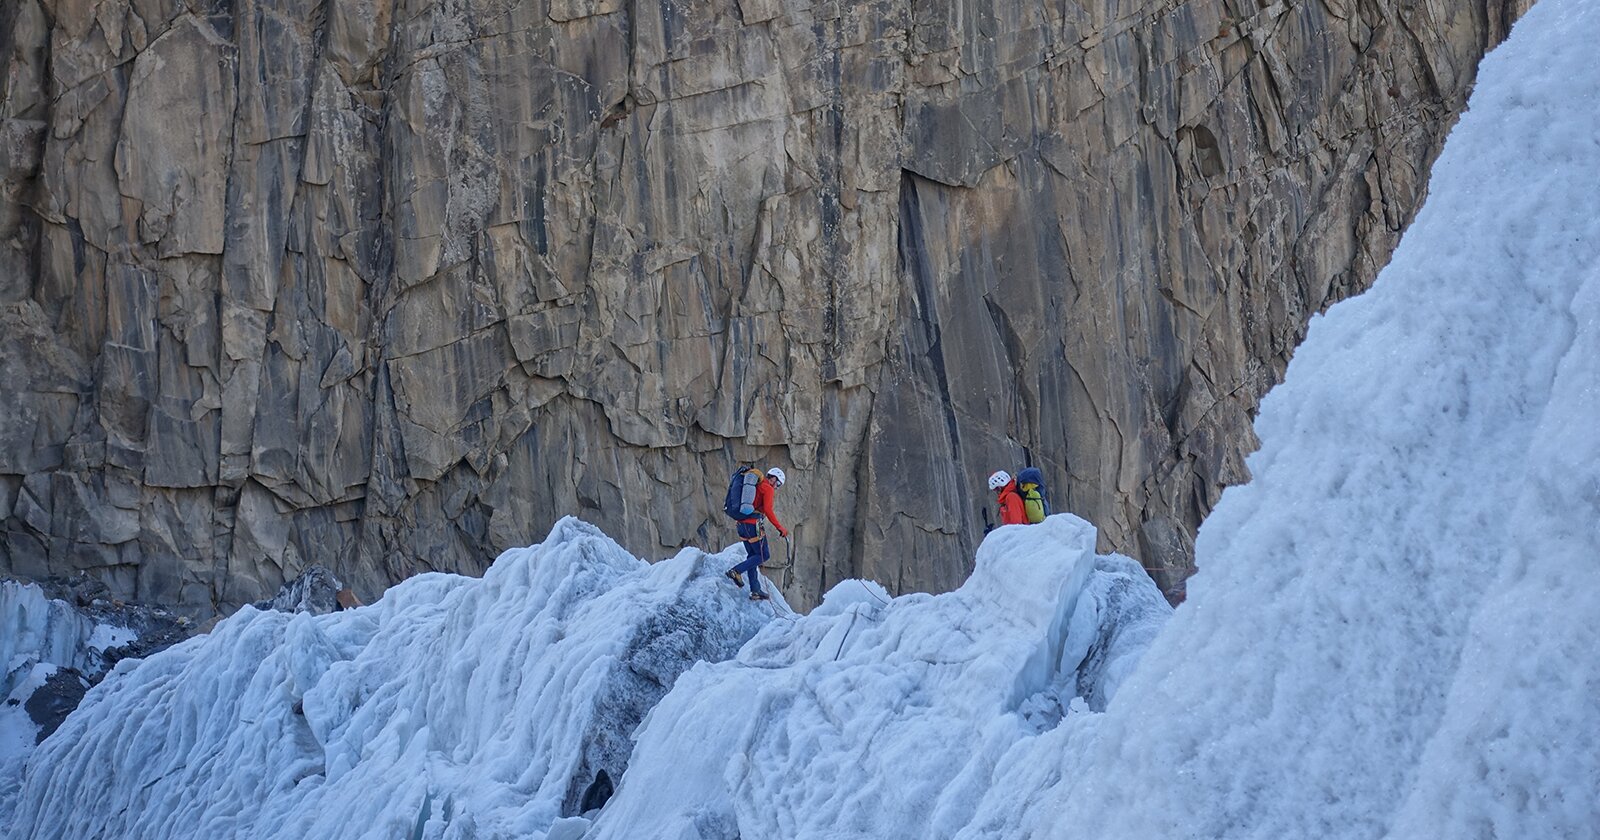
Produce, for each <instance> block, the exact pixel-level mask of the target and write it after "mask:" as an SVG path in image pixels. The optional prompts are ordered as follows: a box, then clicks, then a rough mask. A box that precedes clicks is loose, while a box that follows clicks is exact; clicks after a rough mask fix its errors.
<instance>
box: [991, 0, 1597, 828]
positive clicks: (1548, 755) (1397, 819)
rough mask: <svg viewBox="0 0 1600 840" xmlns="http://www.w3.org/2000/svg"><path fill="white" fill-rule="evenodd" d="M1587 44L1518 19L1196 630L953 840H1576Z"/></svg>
mask: <svg viewBox="0 0 1600 840" xmlns="http://www.w3.org/2000/svg"><path fill="white" fill-rule="evenodd" d="M1596 39H1600V6H1597V5H1596V4H1595V3H1592V2H1585V1H1584V0H1541V2H1540V3H1539V4H1538V5H1537V6H1535V7H1534V8H1533V9H1532V10H1531V11H1530V12H1529V13H1528V14H1527V15H1526V16H1525V17H1524V18H1523V19H1522V20H1521V21H1520V22H1519V23H1517V25H1516V28H1515V29H1514V31H1513V32H1512V34H1511V36H1510V38H1509V39H1508V40H1507V41H1506V43H1505V44H1503V45H1502V46H1500V47H1499V48H1497V49H1496V50H1495V51H1494V52H1493V53H1491V54H1490V55H1489V56H1488V58H1487V59H1485V61H1484V62H1483V65H1482V73H1481V76H1480V78H1479V80H1478V85H1477V88H1476V90H1475V91H1474V93H1473V95H1472V100H1471V103H1470V107H1469V109H1468V110H1467V112H1466V113H1465V114H1464V115H1463V117H1462V118H1461V121H1460V123H1459V125H1457V127H1456V128H1455V130H1454V131H1453V132H1452V134H1451V135H1450V138H1449V141H1448V142H1447V144H1446V146H1445V148H1444V151H1443V153H1442V155H1441V156H1440V158H1439V160H1438V163H1437V165H1436V166H1435V168H1434V173H1433V181H1432V187H1431V196H1430V197H1429V199H1428V202H1427V204H1426V206H1425V207H1423V209H1422V211H1421V212H1420V213H1419V215H1418V216H1417V219H1416V221H1415V223H1414V224H1413V225H1412V226H1411V228H1410V229H1409V230H1408V231H1407V232H1406V237H1405V241H1404V242H1402V243H1401V245H1400V247H1399V249H1398V250H1397V251H1396V252H1395V255H1394V259H1393V261H1392V262H1391V263H1390V264H1389V265H1388V267H1387V268H1385V269H1384V270H1383V272H1382V274H1380V276H1379V277H1378V279H1377V282H1376V283H1375V284H1374V286H1373V288H1372V289H1371V290H1370V291H1368V292H1366V293H1365V294H1363V295H1361V296H1360V297H1357V298H1354V299H1352V300H1349V301H1346V302H1344V303H1341V304H1339V305H1338V306H1335V307H1333V308H1332V309H1331V310H1330V311H1329V312H1328V313H1327V314H1326V316H1325V317H1321V318H1318V319H1314V320H1313V322H1312V324H1311V327H1310V331H1309V334H1308V336H1307V338H1306V341H1305V343H1303V344H1302V345H1301V346H1300V348H1299V349H1298V350H1297V351H1296V354H1295V358H1294V361H1293V362H1292V363H1291V364H1290V366H1289V368H1288V372H1287V376H1286V378H1285V380H1284V382H1283V384H1282V385H1280V386H1279V387H1278V388H1277V389H1275V390H1274V391H1273V392H1272V393H1271V394H1269V395H1268V396H1267V398H1266V399H1265V400H1264V402H1263V403H1262V407H1261V414H1260V418H1259V420H1258V421H1257V424H1256V428H1257V431H1258V432H1259V434H1260V437H1261V441H1262V446H1261V450H1260V451H1259V452H1258V453H1257V454H1256V455H1254V456H1252V459H1251V461H1250V468H1251V471H1252V473H1253V474H1254V476H1255V477H1254V479H1253V480H1252V481H1251V483H1250V484H1248V485H1246V486H1243V487H1237V488H1232V489H1229V490H1228V491H1227V492H1226V493H1225V494H1224V495H1223V498H1222V502H1221V504H1219V505H1218V507H1217V509H1216V511H1215V512H1214V513H1213V514H1212V516H1211V517H1210V519H1208V520H1207V522H1206V524H1205V526H1204V527H1203V528H1202V529H1201V532H1200V540H1199V544H1198V562H1199V573H1198V574H1197V575H1196V577H1195V578H1194V579H1193V581H1192V582H1191V586H1190V589H1189V600H1188V602H1187V603H1186V604H1185V605H1184V606H1182V607H1180V608H1179V609H1178V611H1177V613H1176V614H1175V615H1174V617H1173V620H1172V622H1171V623H1170V624H1169V625H1168V630H1167V631H1166V632H1164V633H1163V634H1162V635H1161V636H1160V637H1159V638H1158V639H1157V640H1156V642H1155V643H1154V644H1153V645H1152V646H1151V647H1150V649H1149V650H1148V652H1147V653H1146V654H1145V656H1144V658H1143V660H1142V661H1141V664H1140V667H1139V669H1138V670H1137V671H1136V673H1135V674H1134V675H1132V676H1131V677H1129V679H1128V681H1127V682H1126V683H1125V684H1124V685H1123V687H1122V690H1121V692H1120V693H1119V694H1118V698H1117V700H1115V701H1114V702H1113V703H1111V705H1110V707H1109V708H1108V710H1107V712H1106V714H1105V715H1103V716H1100V717H1099V718H1098V720H1097V722H1096V723H1097V725H1096V726H1095V727H1094V729H1093V731H1092V732H1085V733H1079V737H1078V738H1077V740H1076V741H1074V740H1073V739H1072V738H1071V737H1070V736H1069V735H1067V734H1063V735H1060V736H1055V735H1051V736H1046V737H1045V738H1043V739H1040V740H1041V742H1040V749H1038V750H1037V751H1036V752H1035V753H1034V756H1033V757H1034V759H1035V760H1037V761H1038V762H1039V763H1040V765H1041V766H1042V767H1043V768H1044V769H1043V770H1040V771H1039V772H1038V773H1037V774H1036V776H1035V777H1033V778H1029V777H1027V776H1026V775H1020V774H1019V775H1018V776H1017V777H1016V778H1015V779H1014V784H1015V786H1018V787H1021V788H1023V789H1025V790H1040V789H1041V787H1042V788H1044V789H1045V790H1046V792H1045V793H1043V794H1040V795H1034V796H1032V797H1031V798H1029V799H1028V801H1027V806H1026V807H1022V806H1021V804H1020V803H1019V801H1018V797H1016V796H1014V795H1008V794H1007V793H1006V792H1005V791H1004V790H1002V789H1000V788H998V787H997V789H996V791H995V793H994V794H993V795H992V797H991V799H990V801H989V802H988V803H987V804H986V806H985V808H984V809H982V811H981V814H982V816H981V817H980V819H979V820H977V821H975V825H979V826H982V827H984V828H985V829H986V830H987V833H981V832H974V833H971V834H967V835H963V836H968V837H974V838H976V837H982V836H988V837H995V836H1004V837H1029V838H1051V837H1059V836H1061V827H1062V826H1071V827H1072V830H1073V832H1074V833H1076V834H1081V835H1082V836H1085V837H1102V838H1145V837H1181V838H1202V837H1226V838H1239V840H1248V838H1261V839H1262V840H1266V838H1282V837H1324V838H1351V840H1356V838H1394V839H1395V840H1399V838H1406V839H1407V840H1411V839H1412V838H1416V839H1417V840H1420V839H1421V838H1438V837H1450V838H1474V840H1478V839H1479V838H1481V839H1482V840H1490V838H1511V837H1530V838H1531V837H1538V838H1576V837H1593V836H1594V835H1595V831H1596V826H1600V795H1597V794H1600V703H1597V702H1596V696H1597V695H1596V690H1597V689H1600V660H1597V659H1596V657H1595V656H1594V655H1593V654H1592V653H1590V651H1593V650H1595V649H1597V647H1600V624H1597V623H1596V621H1595V619H1596V616H1600V566H1597V564H1596V563H1595V558H1597V557H1600V528H1596V522H1597V521H1600V457H1597V454H1600V435H1597V434H1596V429H1597V426H1596V423H1595V417H1596V411H1597V409H1600V191H1597V190H1596V189H1595V185H1596V184H1597V183H1600V65H1597V64H1596V62H1595V61H1594V57H1593V56H1594V48H1593V45H1594V44H1595V43H1596ZM1052 777H1055V778H1058V779H1060V781H1059V782H1051V781H1050V779H1051V778H1052Z"/></svg>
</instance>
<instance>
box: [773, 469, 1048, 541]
mask: <svg viewBox="0 0 1600 840" xmlns="http://www.w3.org/2000/svg"><path fill="white" fill-rule="evenodd" d="M776 495H777V494H776V493H774V492H773V490H772V482H771V481H770V480H768V479H765V478H763V479H761V483H760V484H757V485H756V504H755V508H756V512H757V513H760V514H761V515H762V516H765V517H766V518H767V521H768V522H771V523H772V526H773V527H774V528H777V529H778V533H780V534H787V533H788V532H789V530H788V529H787V528H785V527H783V523H782V522H779V521H778V515H777V514H775V513H773V512H772V501H773V498H774V497H775V496H776ZM1017 509H1018V510H1021V509H1022V501H1021V500H1020V499H1019V500H1018V501H1017Z"/></svg>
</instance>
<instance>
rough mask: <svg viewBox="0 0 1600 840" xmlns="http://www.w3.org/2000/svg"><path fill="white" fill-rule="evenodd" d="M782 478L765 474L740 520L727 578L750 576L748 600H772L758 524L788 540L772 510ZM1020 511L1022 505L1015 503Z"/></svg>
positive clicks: (778, 471)
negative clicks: (741, 556) (738, 545)
mask: <svg viewBox="0 0 1600 840" xmlns="http://www.w3.org/2000/svg"><path fill="white" fill-rule="evenodd" d="M783 481H784V475H783V469H782V468H781V467H773V468H772V469H770V470H767V474H766V477H764V478H762V479H761V482H760V483H759V484H757V485H756V500H755V509H756V512H755V513H754V514H753V515H751V516H750V518H748V519H741V520H739V539H741V540H744V550H745V555H746V556H745V561H744V562H743V563H740V564H739V565H737V566H734V567H733V568H731V569H729V570H728V571H727V575H728V578H729V579H730V580H732V581H733V582H734V583H736V584H738V585H740V586H744V576H743V573H744V572H749V573H750V600H752V601H766V600H768V599H769V598H770V597H771V596H769V595H767V593H765V592H762V591H761V573H760V572H758V571H756V569H757V568H759V567H760V566H761V564H762V563H765V562H767V560H768V559H769V558H770V557H771V553H770V552H769V550H768V548H767V535H766V529H765V528H763V527H761V520H762V519H763V518H765V519H766V520H767V521H768V522H771V523H772V527H774V528H777V529H778V536H780V537H788V536H789V531H788V530H787V529H785V528H784V527H783V523H782V522H779V521H778V515H777V514H776V513H774V512H773V510H772V503H773V501H774V500H775V499H776V498H777V495H778V488H779V487H782V486H783ZM1017 504H1018V506H1019V508H1020V505H1021V504H1022V503H1021V501H1020V500H1019V501H1018V502H1017Z"/></svg>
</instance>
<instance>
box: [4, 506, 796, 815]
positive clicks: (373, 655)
mask: <svg viewBox="0 0 1600 840" xmlns="http://www.w3.org/2000/svg"><path fill="white" fill-rule="evenodd" d="M735 551H739V552H742V549H735ZM731 562H732V560H731V555H730V557H729V558H717V557H708V556H707V555H704V554H702V553H701V552H698V551H692V550H690V551H684V552H682V553H681V554H679V555H678V556H677V557H675V558H672V559H670V560H665V561H662V562H660V563H658V564H655V565H653V566H651V565H647V564H646V563H644V562H643V561H641V560H638V559H636V558H634V557H632V556H630V555H629V554H628V553H627V552H625V551H623V550H622V549H621V548H619V547H618V546H617V545H616V544H615V543H613V542H612V541H611V540H609V539H608V538H606V537H605V536H604V535H603V534H601V533H600V532H599V531H598V530H596V529H594V528H593V527H591V526H589V525H585V524H583V523H581V522H578V521H577V520H572V519H567V520H562V521H561V522H560V523H558V524H557V525H556V527H555V528H554V529H553V530H552V531H551V534H550V536H549V538H548V539H546V541H545V542H544V543H543V544H541V545H539V546H535V547H533V548H528V549H518V550H514V551H509V552H506V553H505V554H504V555H502V556H501V557H500V558H499V559H498V560H497V561H496V562H495V564H494V566H493V567H491V568H490V570H489V571H488V573H487V574H485V575H484V577H483V578H482V579H481V580H480V579H473V578H466V577H459V576H454V575H442V574H430V575H422V576H418V577H415V578H412V579H410V580H408V581H406V582H404V583H402V584H400V585H398V586H396V587H394V588H392V589H390V590H389V591H388V592H387V593H386V594H385V595H384V597H383V598H382V599H381V600H380V601H379V602H378V603H376V604H374V605H372V606H369V607H365V608H360V609H356V610H348V611H343V612H337V613H333V614H329V615H321V616H317V615H311V614H305V613H302V614H286V613H282V612H277V611H261V610H256V609H254V608H250V607H246V608H244V609H243V610H241V611H240V612H239V613H238V614H236V615H234V616H232V617H230V618H229V619H227V620H226V621H223V622H221V623H220V624H219V625H218V626H217V627H216V629H215V630H214V631H213V632H212V633H211V634H210V635H208V636H200V637H196V638H194V639H191V640H189V641H187V642H185V643H183V644H180V645H178V646H175V647H173V648H171V649H169V650H167V651H164V652H163V653H160V654H157V655H155V656H152V657H150V658H148V659H146V660H143V661H142V662H138V663H134V662H127V663H122V664H120V665H119V666H118V668H117V669H116V671H115V672H114V673H113V674H112V675H111V676H110V677H109V678H108V679H107V680H106V681H105V682H104V683H102V684H101V685H100V686H97V687H96V688H95V689H93V690H91V692H90V693H89V695H88V697H87V698H85V700H84V702H83V704H82V705H81V706H80V707H79V708H78V710H77V711H76V712H74V713H73V714H72V715H71V716H70V717H69V718H68V719H67V721H66V723H65V724H64V725H63V726H62V728H61V729H60V730H59V731H58V732H57V733H56V734H55V735H54V736H52V737H50V738H48V739H46V740H45V742H44V743H43V744H42V745H41V746H40V747H39V749H38V751H37V752H35V754H34V757H33V759H32V761H31V762H30V764H29V766H28V771H27V776H26V781H25V786H24V788H23V790H22V792H21V794H20V795H19V796H18V797H17V800H16V803H15V813H14V814H12V815H11V821H10V824H11V831H10V833H9V835H7V836H9V837H12V838H50V837H62V838H93V837H106V838H109V837H161V838H185V837H193V838H217V837H258V838H259V837H285V838H288V837H293V838H303V837H322V838H333V837H372V838H386V840H387V838H404V837H434V838H466V837H538V836H540V835H541V834H543V833H544V832H546V831H547V830H549V829H550V828H551V827H552V826H553V825H555V824H556V823H557V821H558V820H560V819H561V818H563V817H577V816H578V813H577V812H578V809H580V808H581V807H582V806H583V805H584V798H585V795H586V794H588V795H589V796H590V797H591V799H593V798H596V797H599V796H600V793H601V791H599V790H598V789H597V790H594V791H591V787H592V786H594V784H595V781H596V779H597V778H598V777H599V774H600V772H601V771H602V770H603V771H606V773H607V775H608V776H609V777H610V778H613V779H615V778H620V777H621V775H622V773H623V771H624V770H625V763H626V760H627V755H628V751H627V750H626V748H625V747H622V746H621V745H625V744H626V743H627V736H628V734H629V732H631V731H632V729H633V727H634V726H635V725H636V724H637V722H638V720H639V718H640V717H642V715H643V714H644V712H645V711H646V710H647V709H648V708H649V707H650V706H652V705H653V704H654V702H655V700H656V699H657V698H659V697H660V696H661V695H662V694H664V693H665V692H666V690H667V688H668V687H670V685H671V684H672V682H673V681H674V679H675V678H676V676H677V674H678V672H679V671H681V670H683V669H684V668H686V667H688V666H689V665H690V664H692V663H693V662H695V661H698V660H699V659H717V658H722V657H726V656H731V655H732V654H733V653H734V652H735V651H736V650H738V648H739V646H740V644H742V643H743V642H744V640H746V639H748V638H749V637H750V636H752V635H753V634H754V633H755V632H756V630H757V629H758V628H759V627H760V626H761V625H762V624H764V623H766V622H767V621H770V620H772V617H773V612H772V610H771V608H769V607H768V606H765V605H756V604H752V603H751V602H749V601H747V600H745V599H744V598H743V597H741V596H739V595H737V594H734V592H733V588H732V585H731V584H730V583H729V582H728V581H727V580H726V579H725V578H723V577H722V574H721V573H722V570H723V569H724V568H725V567H726V566H727V565H731ZM602 787H603V786H602ZM589 804H590V805H595V804H598V803H597V802H593V801H591V802H590V803H589ZM562 824H563V825H564V826H565V827H564V828H563V830H564V831H570V830H571V829H572V827H574V826H579V827H581V825H582V824H583V820H581V819H568V820H564V821H563V823H562Z"/></svg>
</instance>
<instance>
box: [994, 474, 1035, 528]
mask: <svg viewBox="0 0 1600 840" xmlns="http://www.w3.org/2000/svg"><path fill="white" fill-rule="evenodd" d="M989 489H990V490H993V491H994V492H995V501H997V502H999V503H1000V524H1001V525H1026V524H1028V512H1027V509H1026V508H1024V507H1023V506H1022V494H1021V493H1018V492H1017V482H1016V481H1015V480H1013V479H1012V478H1011V473H1008V472H1006V471H1005V470H995V471H994V475H991V476H989Z"/></svg>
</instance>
